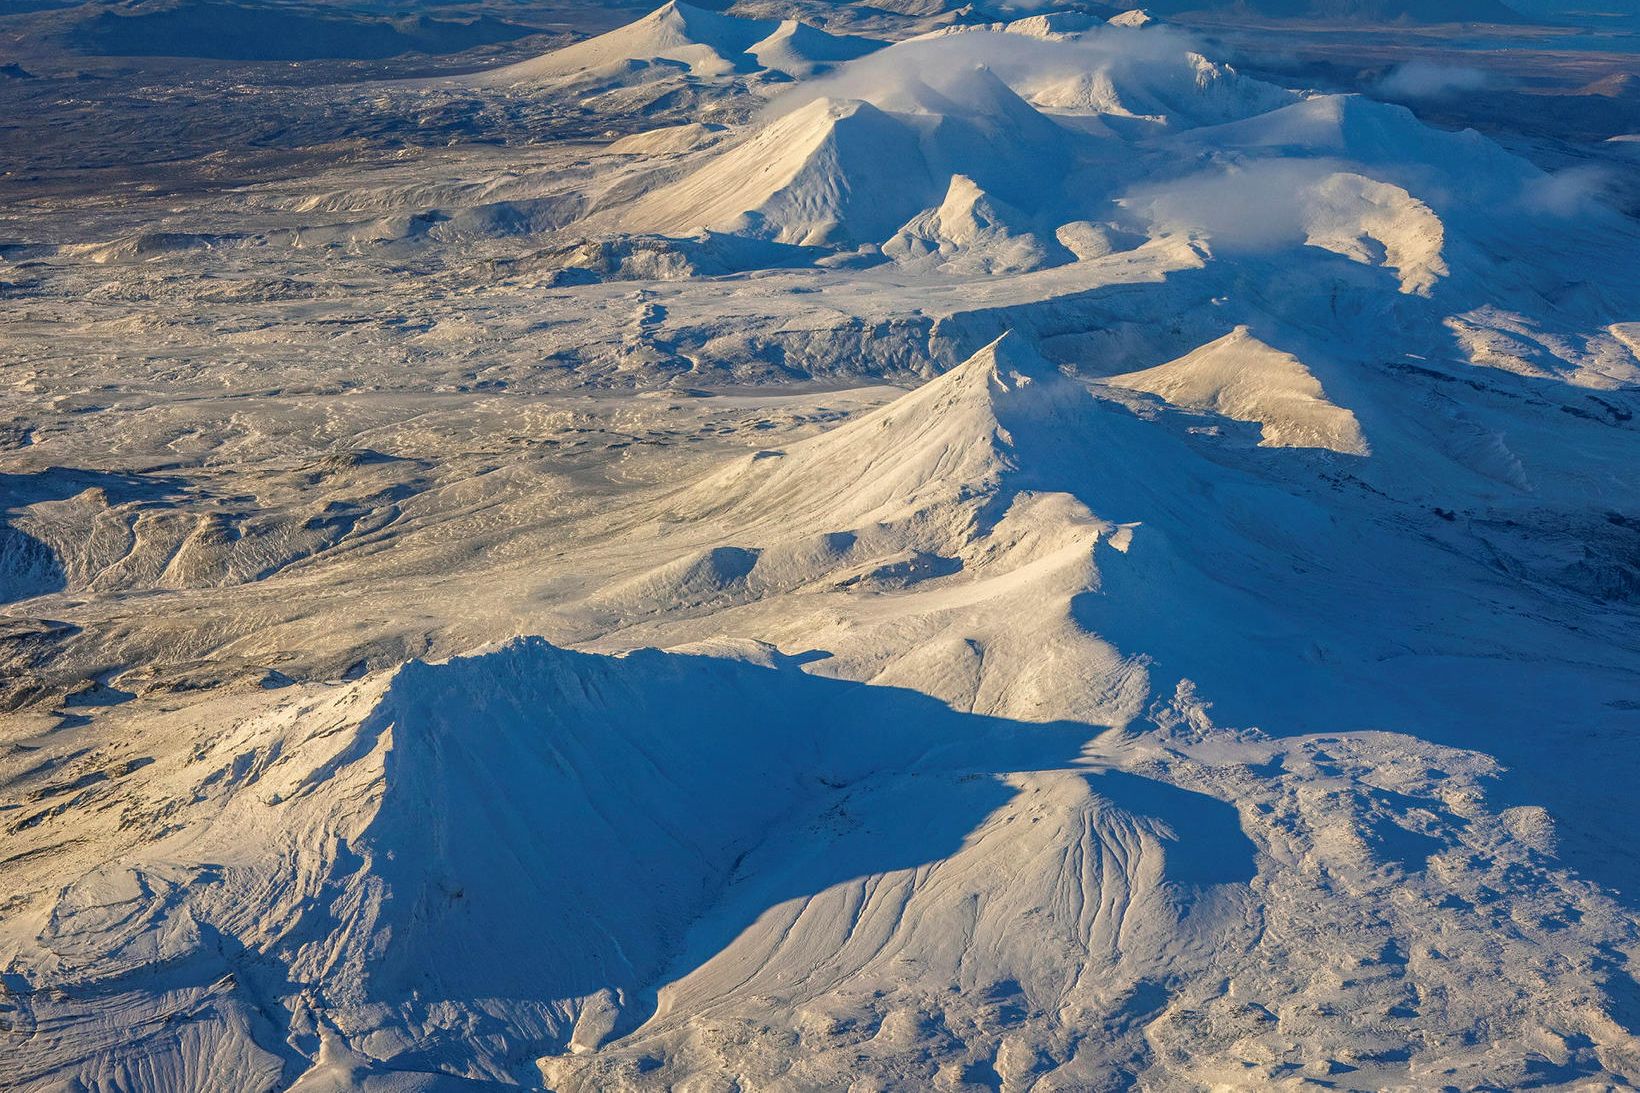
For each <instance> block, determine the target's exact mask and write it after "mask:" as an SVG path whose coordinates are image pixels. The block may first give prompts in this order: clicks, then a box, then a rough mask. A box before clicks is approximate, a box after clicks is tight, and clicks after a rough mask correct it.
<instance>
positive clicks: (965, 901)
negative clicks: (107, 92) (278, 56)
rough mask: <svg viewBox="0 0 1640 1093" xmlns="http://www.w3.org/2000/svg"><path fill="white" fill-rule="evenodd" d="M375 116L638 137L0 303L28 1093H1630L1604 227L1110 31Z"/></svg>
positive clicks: (90, 247)
mask: <svg viewBox="0 0 1640 1093" xmlns="http://www.w3.org/2000/svg"><path fill="white" fill-rule="evenodd" d="M452 89H453V90H452ZM369 93H370V94H371V95H378V96H381V97H382V98H383V100H387V99H389V98H391V97H392V96H403V97H405V101H409V102H413V103H415V104H417V108H418V109H423V108H425V109H431V105H430V104H437V103H440V102H443V101H445V100H443V99H441V98H440V96H443V95H449V94H455V95H459V96H461V97H462V98H461V101H463V102H467V101H469V99H468V97H472V99H473V100H474V101H478V102H481V103H484V104H493V108H494V109H496V110H501V109H516V108H518V106H519V104H520V103H523V104H525V106H526V107H528V108H532V109H533V108H536V107H540V108H541V109H543V110H547V111H552V110H563V111H567V112H578V113H575V114H574V116H576V117H582V116H585V117H590V118H592V119H593V120H594V122H595V124H596V125H597V126H602V127H604V128H603V129H598V130H596V131H595V132H596V133H598V134H600V135H597V137H596V139H594V138H593V137H592V136H588V135H586V134H587V133H588V132H589V130H588V129H587V128H581V129H577V130H576V132H577V133H578V134H580V136H579V137H578V139H575V140H567V139H565V140H544V141H541V142H539V143H535V144H528V145H519V146H508V147H500V148H498V147H493V146H490V145H483V146H481V147H479V148H477V149H457V150H453V151H448V152H442V153H437V154H435V153H433V152H425V153H418V154H413V155H411V154H400V152H402V150H397V151H395V153H394V155H392V156H389V157H382V158H379V159H363V158H361V159H360V161H358V162H348V163H342V164H339V165H337V166H335V167H333V168H327V169H326V170H325V172H324V173H323V174H321V175H319V176H318V177H309V176H303V177H300V178H298V179H296V180H294V181H291V182H269V183H265V184H257V185H240V184H238V183H235V184H234V185H233V186H231V187H223V188H222V189H221V190H220V191H212V195H211V196H210V197H208V198H204V197H201V198H190V197H187V195H185V194H182V193H180V192H178V191H172V190H165V191H161V192H158V193H157V194H156V195H155V196H154V197H153V198H152V202H153V203H152V204H149V205H145V206H142V207H141V210H140V212H141V215H140V216H139V215H136V214H134V213H123V212H118V211H117V210H116V211H108V210H106V209H103V208H102V205H101V201H102V198H101V197H99V198H98V199H97V200H96V201H92V200H89V199H87V200H80V201H76V202H75V203H72V204H71V205H69V206H65V208H64V209H62V210H57V211H50V210H47V212H42V211H41V209H39V208H34V207H31V208H30V210H29V216H30V219H29V221H28V223H29V225H30V228H29V231H30V232H31V233H33V234H30V235H29V236H28V241H27V242H26V243H20V244H16V245H12V244H7V245H6V246H5V247H4V248H3V249H0V254H3V255H4V257H5V260H6V261H7V262H8V263H10V264H9V265H7V266H6V267H5V270H6V281H5V283H4V285H3V286H0V287H3V288H4V290H5V291H6V292H8V293H14V294H17V299H18V303H19V307H20V310H19V315H20V316H21V317H20V318H19V319H17V320H16V323H15V329H16V333H14V334H12V335H9V337H10V338H11V339H12V340H13V342H14V346H15V348H16V350H17V354H18V363H17V365H16V368H15V369H14V372H15V377H14V378H15V392H16V400H17V401H16V404H17V407H18V409H17V410H16V417H15V420H13V419H7V420H6V421H0V455H3V457H4V459H5V463H4V465H3V469H0V489H3V491H4V492H3V494H0V501H3V505H0V516H3V524H0V678H3V681H4V687H3V688H0V698H3V701H4V706H5V709H6V712H5V714H4V715H0V731H3V735H0V823H4V824H5V830H6V833H7V834H6V838H7V840H8V841H7V844H6V849H5V852H4V854H3V855H0V857H3V858H4V862H5V869H4V877H5V879H4V881H3V882H0V967H3V968H4V972H5V974H4V976H3V977H0V1034H3V1035H4V1036H5V1037H6V1038H7V1041H6V1042H7V1045H8V1049H7V1054H6V1062H5V1068H4V1072H5V1079H4V1082H3V1083H0V1084H5V1085H7V1086H8V1088H10V1087H15V1088H17V1089H20V1090H30V1091H35V1090H40V1091H45V1090H53V1091H56V1090H68V1089H73V1090H87V1091H89V1090H97V1091H99V1093H101V1091H115V1090H119V1091H127V1090H150V1089H152V1090H162V1089H163V1090H214V1089H224V1088H233V1089H247V1090H287V1089H289V1090H299V1091H301V1093H319V1091H324V1093H329V1091H334V1090H390V1091H396V1090H469V1089H492V1088H502V1087H524V1088H536V1089H551V1090H558V1091H569V1090H609V1089H631V1090H648V1089H664V1088H677V1089H711V1088H736V1089H831V1088H867V1087H869V1088H881V1089H924V1088H951V1089H968V1088H993V1089H1004V1090H1033V1089H1036V1090H1045V1089H1104V1088H1123V1087H1127V1086H1130V1085H1136V1086H1144V1087H1146V1088H1159V1089H1161V1088H1169V1089H1170V1088H1201V1087H1207V1088H1227V1089H1241V1088H1264V1087H1277V1088H1279V1087H1288V1086H1291V1087H1297V1086H1299V1085H1301V1084H1313V1085H1317V1086H1324V1087H1329V1088H1339V1089H1352V1090H1376V1089H1384V1088H1419V1089H1422V1088H1528V1087H1550V1088H1577V1087H1581V1086H1583V1085H1589V1084H1599V1085H1601V1086H1602V1087H1603V1088H1604V1087H1607V1086H1609V1087H1612V1088H1619V1087H1622V1086H1623V1085H1625V1084H1628V1083H1632V1082H1634V1081H1640V1018H1637V1015H1636V1012H1635V1010H1634V998H1635V980H1634V975H1635V974H1636V973H1635V972H1634V971H1633V969H1632V968H1631V967H1630V964H1631V962H1632V961H1633V960H1635V959H1637V954H1640V905H1637V904H1636V903H1635V899H1636V895H1635V893H1636V892H1637V891H1640V887H1637V886H1640V855H1637V854H1636V853H1635V851H1634V848H1633V847H1632V845H1630V842H1631V841H1630V840H1629V839H1628V838H1627V830H1628V828H1629V827H1630V826H1631V823H1632V822H1633V821H1636V820H1640V815H1636V808H1635V805H1634V803H1633V794H1632V786H1633V783H1634V779H1635V777H1636V775H1637V774H1640V770H1637V769H1636V768H1637V759H1636V755H1635V752H1634V749H1633V748H1630V747H1628V746H1627V742H1628V734H1629V733H1630V732H1631V731H1633V730H1634V728H1635V716H1636V710H1637V703H1636V701H1635V694H1636V688H1637V686H1640V640H1637V637H1636V635H1637V634H1640V626H1637V625H1636V623H1637V622H1640V618H1637V615H1640V530H1637V529H1640V478H1637V477H1636V476H1635V475H1634V474H1632V473H1629V468H1630V467H1632V465H1633V463H1634V456H1635V454H1636V445H1637V437H1640V433H1637V431H1636V430H1637V426H1636V420H1637V419H1636V413H1637V412H1640V288H1637V287H1636V286H1637V285H1640V245H1637V244H1640V226H1637V225H1636V224H1634V223H1633V222H1632V221H1630V220H1628V219H1626V218H1624V217H1623V216H1621V215H1620V214H1618V213H1617V212H1616V211H1615V210H1613V209H1611V208H1609V207H1607V206H1605V205H1603V204H1601V203H1600V202H1599V200H1598V198H1597V195H1596V194H1594V193H1593V192H1591V191H1590V189H1589V188H1588V187H1587V186H1584V185H1581V184H1580V182H1579V177H1580V176H1578V175H1577V174H1575V173H1573V174H1556V173H1550V172H1546V171H1545V170H1543V169H1541V168H1540V167H1538V166H1536V165H1534V164H1533V163H1531V162H1529V161H1527V160H1526V159H1523V158H1521V157H1519V156H1517V155H1515V154H1513V153H1511V152H1509V151H1506V150H1505V149H1504V148H1503V147H1501V146H1500V145H1498V144H1497V143H1495V142H1493V141H1491V140H1489V139H1487V138H1485V137H1483V136H1481V135H1479V134H1477V133H1474V132H1448V131H1444V130H1437V129H1433V128H1430V127H1427V126H1425V125H1423V124H1422V123H1420V122H1419V121H1418V120H1417V119H1416V117H1414V115H1413V114H1411V113H1410V112H1409V111H1407V110H1405V109H1403V108H1400V107H1396V106H1391V105H1386V104H1383V103H1379V102H1375V101H1373V100H1371V99H1367V98H1364V97H1360V96H1351V95H1337V94H1323V93H1317V92H1313V91H1307V90H1303V89H1293V88H1285V87H1278V86H1274V85H1272V84H1269V83H1266V82H1262V81H1260V80H1256V79H1253V78H1251V77H1249V76H1247V75H1245V74H1244V73H1241V72H1238V71H1236V69H1235V68H1234V67H1232V66H1229V65H1226V64H1224V63H1222V62H1219V61H1217V60H1214V59H1212V58H1211V57H1210V56H1208V55H1206V54H1204V53H1203V52H1202V48H1201V46H1200V43H1198V42H1197V41H1195V40H1193V39H1191V38H1189V37H1187V36H1185V35H1183V34H1182V33H1181V32H1179V31H1178V30H1177V29H1175V28H1172V27H1170V26H1168V25H1167V24H1165V23H1157V22H1145V21H1143V20H1139V19H1126V20H1120V21H1118V22H1117V23H1115V24H1114V25H1113V24H1112V23H1110V22H1108V21H1107V20H1106V19H1105V18H1103V17H1095V16H1093V15H1087V14H1081V15H1072V16H1057V15H1038V16H1031V17H1027V18H1024V19H1021V20H1018V21H1017V22H1014V23H1006V24H998V25H995V26H986V27H983V28H978V29H966V30H964V29H957V30H952V29H950V28H944V29H941V30H939V31H938V32H937V33H931V34H925V35H921V36H917V37H912V38H908V39H906V40H903V41H898V42H895V43H893V44H885V45H881V46H879V44H878V43H876V42H864V41H860V40H854V39H849V38H845V37H842V36H826V35H823V34H821V32H819V31H818V30H813V29H811V28H807V27H804V26H802V25H800V24H793V23H783V22H779V21H774V20H761V19H744V18H741V17H739V16H735V15H732V14H722V13H717V12H707V11H703V10H698V9H693V8H689V7H686V6H684V5H677V4H669V5H667V6H666V7H665V8H662V9H660V10H659V11H657V12H656V13H654V14H653V15H651V16H648V17H646V18H644V19H642V20H640V21H639V22H637V23H635V24H633V25H632V26H629V27H627V28H624V29H622V30H619V31H615V32H613V33H611V34H607V35H604V36H601V37H597V38H592V39H588V40H587V41H585V42H582V43H580V44H579V45H576V46H572V47H570V48H569V49H566V50H563V51H560V52H557V53H554V54H549V55H547V56H546V57H543V58H539V59H536V60H532V61H528V62H525V63H524V64H522V65H519V66H514V67H512V68H508V69H501V70H497V71H492V72H489V73H486V74H483V75H481V76H478V77H461V78H453V79H444V80H438V81H428V80H423V81H418V82H415V83H407V84H393V85H381V86H378V87H374V88H372V89H371V90H370V92H369ZM680 104H681V105H680ZM703 104H704V105H703ZM485 108H486V109H489V108H491V106H490V105H487V106H486V107H485ZM674 114H677V115H680V116H682V117H685V118H686V119H687V120H681V121H680V120H679V119H678V117H674V116H673V115H674ZM697 115H698V116H697ZM544 116H559V115H552V114H548V115H544ZM565 116H569V115H567V114H566V115H565ZM662 121H664V122H666V124H660V122H662ZM673 122H676V124H673ZM133 200H134V199H133ZM189 201H198V202H200V204H198V205H189V204H188V202H189ZM178 210H181V211H178Z"/></svg>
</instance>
